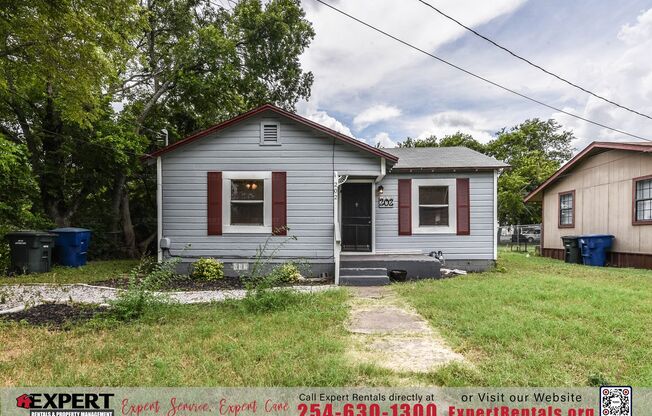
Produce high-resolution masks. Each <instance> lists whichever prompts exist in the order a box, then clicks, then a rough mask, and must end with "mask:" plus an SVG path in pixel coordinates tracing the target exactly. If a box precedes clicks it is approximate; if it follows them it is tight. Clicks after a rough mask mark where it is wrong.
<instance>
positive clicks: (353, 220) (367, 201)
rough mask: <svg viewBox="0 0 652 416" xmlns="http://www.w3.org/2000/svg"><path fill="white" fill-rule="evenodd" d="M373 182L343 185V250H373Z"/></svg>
mask: <svg viewBox="0 0 652 416" xmlns="http://www.w3.org/2000/svg"><path fill="white" fill-rule="evenodd" d="M371 209H372V207H371V184H369V183H345V184H343V185H342V250H344V251H371Z"/></svg>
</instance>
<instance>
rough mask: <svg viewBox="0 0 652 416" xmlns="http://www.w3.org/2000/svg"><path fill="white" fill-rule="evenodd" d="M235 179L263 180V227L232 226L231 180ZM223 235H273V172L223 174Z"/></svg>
mask: <svg viewBox="0 0 652 416" xmlns="http://www.w3.org/2000/svg"><path fill="white" fill-rule="evenodd" d="M233 179H262V180H263V184H264V185H263V186H264V191H263V198H264V201H263V221H264V222H263V225H244V224H238V225H231V180H233ZM222 233H223V234H271V233H272V172H222Z"/></svg>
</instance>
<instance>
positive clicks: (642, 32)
mask: <svg viewBox="0 0 652 416" xmlns="http://www.w3.org/2000/svg"><path fill="white" fill-rule="evenodd" d="M650 37H652V9H650V10H648V11H646V12H644V13H641V14H640V15H639V16H638V17H637V18H636V24H634V25H630V24H629V23H627V24H625V25H624V26H623V27H622V28H620V32H618V39H620V40H622V41H623V42H625V43H627V44H630V45H633V44H635V43H637V42H641V41H647V40H649V39H650Z"/></svg>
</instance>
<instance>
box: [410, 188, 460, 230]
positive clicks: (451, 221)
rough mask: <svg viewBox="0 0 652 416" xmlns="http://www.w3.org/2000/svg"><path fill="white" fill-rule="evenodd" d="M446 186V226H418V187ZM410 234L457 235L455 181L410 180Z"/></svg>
mask: <svg viewBox="0 0 652 416" xmlns="http://www.w3.org/2000/svg"><path fill="white" fill-rule="evenodd" d="M420 186H448V225H437V226H423V227H420V226H419V187H420ZM411 191H412V234H456V233H457V181H456V179H412V189H411Z"/></svg>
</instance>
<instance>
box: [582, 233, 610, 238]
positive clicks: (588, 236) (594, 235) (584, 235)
mask: <svg viewBox="0 0 652 416" xmlns="http://www.w3.org/2000/svg"><path fill="white" fill-rule="evenodd" d="M607 237H608V238H616V237H614V236H613V235H611V234H583V235H581V236H580V237H579V238H607Z"/></svg>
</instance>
